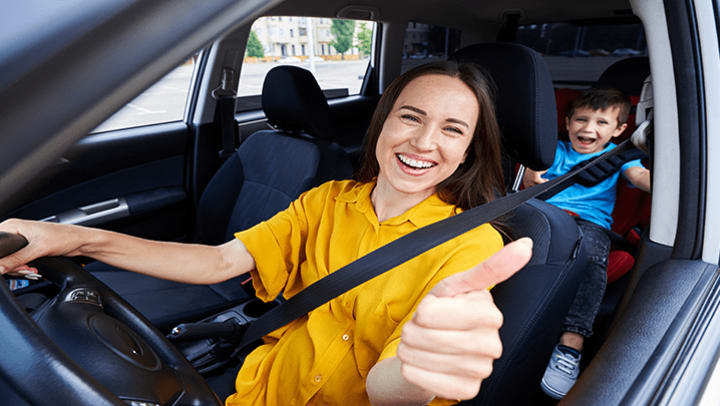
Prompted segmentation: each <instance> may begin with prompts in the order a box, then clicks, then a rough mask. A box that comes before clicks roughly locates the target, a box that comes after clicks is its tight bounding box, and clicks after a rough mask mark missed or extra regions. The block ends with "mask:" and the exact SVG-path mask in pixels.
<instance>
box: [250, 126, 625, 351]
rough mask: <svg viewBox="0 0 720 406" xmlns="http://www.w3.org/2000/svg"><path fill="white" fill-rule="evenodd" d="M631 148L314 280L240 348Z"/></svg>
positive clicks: (262, 321)
mask: <svg viewBox="0 0 720 406" xmlns="http://www.w3.org/2000/svg"><path fill="white" fill-rule="evenodd" d="M633 148H635V146H634V145H633V144H632V143H631V142H630V140H626V141H624V142H623V143H621V144H620V145H618V146H617V147H616V148H614V149H612V150H610V151H608V152H606V153H604V154H602V155H600V156H598V157H596V158H594V159H592V160H590V161H589V163H588V164H587V165H585V166H583V167H581V168H575V169H574V170H572V171H571V172H568V173H567V174H565V175H563V176H560V177H557V178H555V179H552V180H549V181H547V182H545V183H542V184H539V185H536V186H533V187H531V188H528V189H524V190H521V191H519V192H516V193H512V194H509V195H507V196H505V197H502V198H499V199H496V200H493V201H491V202H489V203H485V204H483V205H481V206H477V207H474V208H472V209H470V210H467V211H464V212H462V213H460V214H458V215H455V216H452V217H449V218H447V219H444V220H441V221H438V222H436V223H433V224H430V225H427V226H425V227H422V228H420V229H418V230H415V231H413V232H411V233H409V234H407V235H405V236H403V237H401V238H398V239H397V240H395V241H392V242H390V243H389V244H386V245H384V246H382V247H380V248H378V249H376V250H375V251H372V252H370V253H368V254H366V255H365V256H363V257H361V258H358V259H357V260H355V261H353V262H351V263H350V264H348V265H346V266H344V267H342V268H340V269H338V270H337V271H335V272H332V273H331V274H329V275H327V276H326V277H324V278H322V279H320V280H318V281H316V282H315V283H313V284H311V285H310V286H308V287H307V288H305V289H303V290H302V291H300V292H299V293H297V294H296V295H294V296H292V297H291V298H289V299H288V300H287V301H285V302H284V303H282V304H280V305H278V306H277V307H275V308H273V309H271V310H270V311H268V312H267V313H265V314H264V315H263V316H261V317H260V318H258V319H257V320H255V321H253V322H252V323H250V324H249V325H246V326H247V329H246V330H245V332H244V334H243V336H242V339H241V341H240V345H239V346H238V349H241V348H244V347H245V346H247V345H248V344H251V343H253V342H254V341H256V340H258V339H260V338H262V337H263V336H264V335H267V334H268V333H270V332H272V331H274V330H276V329H278V328H280V327H282V326H284V325H286V324H288V323H290V322H291V321H293V320H295V319H297V318H299V317H302V316H303V315H305V314H307V313H309V312H310V311H312V310H314V309H316V308H317V307H319V306H321V305H323V304H325V303H327V302H329V301H330V300H332V299H333V298H335V297H337V296H339V295H341V294H343V293H345V292H347V291H349V290H350V289H352V288H354V287H356V286H358V285H360V284H362V283H364V282H367V281H369V280H370V279H373V278H375V277H376V276H379V275H381V274H383V273H385V272H387V271H389V270H391V269H393V268H395V267H397V266H398V265H401V264H403V263H405V262H407V261H409V260H410V259H412V258H415V257H416V256H418V255H420V254H422V253H424V252H426V251H428V250H430V249H432V248H434V247H436V246H438V245H440V244H442V243H445V242H447V241H449V240H451V239H453V238H455V237H457V236H459V235H461V234H464V233H466V232H468V231H470V230H472V229H474V228H476V227H478V226H480V225H482V224H485V223H487V222H489V221H491V220H494V219H496V218H498V217H500V216H502V215H504V214H506V213H508V212H510V211H511V210H513V209H515V208H516V207H518V206H520V205H521V204H522V203H524V202H525V201H527V200H530V199H532V198H535V197H538V198H540V199H543V200H544V199H548V198H550V197H552V196H553V195H555V194H557V193H558V192H560V191H562V190H563V189H565V188H567V187H568V186H570V185H572V184H573V183H575V181H576V178H577V177H578V176H579V175H580V174H581V173H582V172H583V171H586V170H588V169H590V168H593V167H595V166H596V165H599V164H601V163H602V162H604V161H606V160H610V159H614V157H616V156H619V155H620V154H624V153H627V152H628V151H631V150H632V149H633Z"/></svg>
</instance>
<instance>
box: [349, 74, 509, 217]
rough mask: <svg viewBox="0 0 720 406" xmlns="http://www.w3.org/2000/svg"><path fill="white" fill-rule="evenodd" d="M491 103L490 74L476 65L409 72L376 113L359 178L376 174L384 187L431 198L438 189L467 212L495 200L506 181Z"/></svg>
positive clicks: (364, 178)
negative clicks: (487, 76)
mask: <svg viewBox="0 0 720 406" xmlns="http://www.w3.org/2000/svg"><path fill="white" fill-rule="evenodd" d="M492 100H493V91H492V89H491V87H490V85H489V83H488V81H487V79H486V78H485V77H484V75H483V74H482V73H481V72H480V71H479V70H478V69H477V67H475V66H474V65H471V64H461V65H457V64H454V63H448V62H440V63H433V64H427V65H423V66H421V67H418V68H415V69H413V70H410V71H408V72H406V73H405V74H403V75H402V76H401V77H400V78H398V79H397V80H396V81H394V82H393V83H392V84H390V86H389V87H388V89H387V90H386V91H385V93H384V95H383V98H382V99H381V100H380V103H379V104H378V107H377V109H376V110H375V114H374V115H373V118H372V121H371V123H370V128H369V129H368V134H367V137H366V138H365V143H366V144H365V149H364V155H363V160H362V166H361V168H360V170H359V171H358V173H357V175H356V178H357V180H359V181H362V182H367V181H370V180H372V179H373V178H375V177H378V186H380V187H387V186H389V185H392V187H393V188H394V189H396V190H397V191H399V192H405V193H407V192H410V191H413V192H418V191H421V190H424V193H425V194H426V197H427V195H429V194H432V193H434V192H435V191H437V193H438V194H439V196H441V198H442V199H443V200H444V201H448V202H454V203H455V204H457V205H458V207H460V208H462V209H468V208H470V207H474V206H477V205H480V204H483V203H486V202H489V201H491V200H493V199H494V198H495V197H496V196H497V195H498V194H499V193H502V191H503V190H504V185H503V176H502V169H501V166H500V165H501V164H500V130H499V128H498V124H497V121H496V119H495V111H494V104H493V102H492ZM412 161H415V162H416V163H413V162H412ZM428 163H429V164H430V165H428ZM413 166H414V167H413ZM418 167H422V168H421V169H418ZM380 174H382V175H380ZM430 178H432V179H430ZM385 183H388V184H389V185H385ZM430 187H432V192H430V189H429V188H430ZM428 193H429V194H428Z"/></svg>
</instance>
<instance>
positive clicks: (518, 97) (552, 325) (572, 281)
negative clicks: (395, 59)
mask: <svg viewBox="0 0 720 406" xmlns="http://www.w3.org/2000/svg"><path fill="white" fill-rule="evenodd" d="M454 59H455V60H458V61H463V62H474V63H476V64H478V65H480V66H481V67H482V68H483V69H484V70H485V71H486V72H487V73H488V74H489V76H490V77H491V79H492V80H493V81H494V83H495V86H496V96H495V97H496V100H495V106H496V112H497V117H498V122H499V124H500V129H501V131H502V137H503V147H504V151H505V155H506V156H505V159H507V160H512V161H516V162H518V163H520V164H523V165H526V166H528V167H530V168H532V169H535V170H543V169H547V168H548V167H550V165H552V162H553V158H554V156H555V146H556V143H557V120H556V113H555V96H554V92H553V86H552V80H551V77H550V74H549V72H548V70H547V67H546V66H545V62H544V61H543V60H542V58H541V56H540V55H539V54H537V53H536V52H535V51H533V50H531V49H529V48H526V47H524V46H521V45H517V44H511V43H490V44H477V45H471V46H469V47H466V48H463V49H461V50H459V51H457V52H456V53H455V55H454ZM511 166H514V162H513V164H512V165H511ZM505 223H506V224H507V225H508V226H509V229H510V232H511V236H512V237H513V238H520V237H524V236H528V237H531V238H532V239H533V241H534V242H535V244H534V248H533V255H532V258H531V260H530V263H529V264H528V265H526V266H525V268H524V269H522V270H521V271H519V272H518V273H517V274H515V275H514V276H513V277H512V278H510V279H509V280H507V281H506V282H503V283H501V284H499V285H498V286H496V287H495V288H494V289H493V290H492V294H493V298H494V300H495V303H496V304H497V306H498V308H499V309H500V310H501V311H502V312H503V316H504V323H503V326H502V328H501V329H500V338H501V339H502V343H503V354H502V356H501V357H500V358H499V359H498V360H496V361H495V363H494V366H493V373H492V375H491V376H490V377H489V378H488V379H486V380H485V381H483V383H482V386H481V388H480V393H479V394H478V396H477V397H476V398H475V399H474V400H472V401H467V402H465V404H476V405H524V404H532V403H533V399H534V398H535V396H542V395H539V392H540V380H541V378H542V375H543V372H544V370H545V366H546V365H547V362H548V360H549V358H550V354H551V352H552V349H553V347H554V345H555V344H556V342H557V340H558V338H559V336H560V328H561V325H562V322H563V320H564V318H565V315H566V314H567V311H568V309H569V308H570V304H571V302H572V300H573V298H574V296H575V293H576V291H577V287H578V285H579V283H580V280H581V278H582V276H583V275H584V274H583V270H584V268H585V259H584V255H583V253H584V248H583V245H582V236H581V232H580V230H579V228H578V226H577V225H576V223H575V221H574V220H573V219H572V218H571V217H570V216H569V215H568V214H567V213H565V212H563V211H562V210H560V209H558V208H557V207H555V206H551V205H549V204H547V203H545V202H543V201H540V200H536V199H532V200H530V201H528V202H526V203H525V204H523V205H522V206H520V207H519V208H518V209H516V210H515V211H514V213H512V215H511V216H510V217H509V218H507V219H506V220H505Z"/></svg>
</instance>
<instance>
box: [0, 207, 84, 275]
mask: <svg viewBox="0 0 720 406" xmlns="http://www.w3.org/2000/svg"><path fill="white" fill-rule="evenodd" d="M81 230H83V229H82V228H80V227H76V226H70V225H65V224H57V223H48V222H40V221H30V220H19V219H9V220H6V221H3V222H2V223H0V232H6V233H10V234H19V235H21V236H23V237H25V239H26V240H27V241H28V244H27V246H25V247H24V248H22V249H20V250H19V251H17V252H15V253H13V254H10V255H8V256H6V257H4V258H0V274H5V273H11V274H12V273H15V274H17V275H20V276H25V275H27V274H31V273H36V272H37V270H36V269H35V268H32V267H29V266H28V265H27V264H28V263H29V262H30V261H33V260H35V259H37V258H41V257H49V256H74V255H80V252H79V249H80V248H81V247H82V245H83V237H82V236H80V233H81ZM23 271H25V272H23ZM31 278H32V277H31Z"/></svg>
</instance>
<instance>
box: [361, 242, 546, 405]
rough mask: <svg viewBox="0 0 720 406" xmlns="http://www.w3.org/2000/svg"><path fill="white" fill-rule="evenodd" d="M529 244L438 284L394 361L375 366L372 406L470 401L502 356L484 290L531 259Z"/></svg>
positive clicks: (494, 311) (495, 313)
mask: <svg viewBox="0 0 720 406" xmlns="http://www.w3.org/2000/svg"><path fill="white" fill-rule="evenodd" d="M531 254H532V240H530V239H529V238H522V239H520V240H518V241H516V242H513V243H511V244H508V245H507V246H505V247H504V248H503V249H501V250H500V251H498V252H497V253H496V254H495V255H493V256H492V257H490V258H488V259H487V260H486V261H485V262H483V263H481V264H479V265H477V266H476V267H474V268H472V269H470V270H468V271H466V272H462V273H459V274H455V275H452V276H450V277H447V278H445V279H443V280H442V281H440V282H439V283H438V284H437V285H436V286H435V287H434V288H433V289H432V290H431V291H430V293H428V294H427V296H425V297H424V298H423V299H422V301H421V302H420V304H419V305H418V307H417V310H416V312H415V314H414V315H413V318H412V320H410V321H408V322H407V323H406V324H405V325H404V326H403V330H402V337H401V341H400V344H399V345H398V349H397V356H396V357H391V358H387V359H385V360H383V361H380V362H378V363H377V364H375V366H373V367H372V369H371V370H370V372H369V373H368V377H367V382H366V387H367V393H368V397H369V398H370V402H371V403H372V404H373V405H375V406H385V405H422V404H425V403H427V402H429V401H430V400H432V398H433V397H434V396H438V397H441V398H445V399H472V398H473V397H475V396H476V395H477V393H478V391H479V390H480V384H481V383H482V381H483V379H485V378H487V377H488V376H489V375H490V373H491V372H492V363H493V361H494V360H495V359H497V358H499V357H500V355H501V353H502V343H501V342H500V336H499V330H500V326H501V325H502V319H503V317H502V313H500V310H498V308H497V307H496V306H495V303H494V302H493V299H492V296H491V295H490V292H488V291H487V288H488V287H490V286H493V285H495V284H497V283H500V282H502V281H504V280H505V279H507V278H509V277H510V276H512V275H513V274H514V273H515V272H517V271H518V270H519V269H520V268H522V267H523V266H525V264H526V263H527V262H528V261H529V260H530V256H531Z"/></svg>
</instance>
